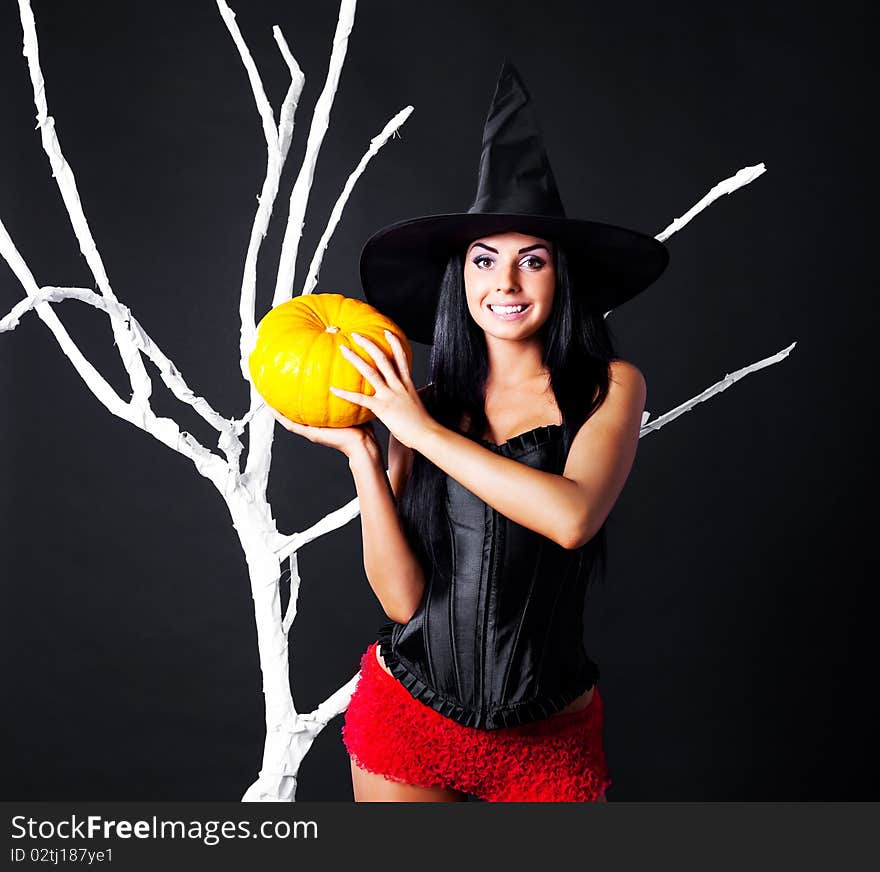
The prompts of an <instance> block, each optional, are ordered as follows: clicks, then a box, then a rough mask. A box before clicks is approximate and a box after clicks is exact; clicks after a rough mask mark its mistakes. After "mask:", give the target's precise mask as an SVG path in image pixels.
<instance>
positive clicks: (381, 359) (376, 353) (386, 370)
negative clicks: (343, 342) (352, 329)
mask: <svg viewBox="0 0 880 872" xmlns="http://www.w3.org/2000/svg"><path fill="white" fill-rule="evenodd" d="M351 338H352V341H354V342H357V344H358V345H360V346H361V348H365V349H366V350H367V352H368V353H369V354H370V356H371V357H372V358H373V360H374V361H375V363H376V366H377V367H379V372H381V373H382V375H383V377H384V378H385V381H386V382H387V383H389V384H395V383H396V382H398V381H400V377H399V376H398V375H397V373H396V372H395V371H394V366H393V365H392V363H391V361H390V360H389V359H388V355H387V354H386V353H385V352H384V351H383V350H382V349H381V348H379V346H378V345H376V343H375V342H373V340H372V339H367V337H366V336H361V335H360V333H352V334H351Z"/></svg>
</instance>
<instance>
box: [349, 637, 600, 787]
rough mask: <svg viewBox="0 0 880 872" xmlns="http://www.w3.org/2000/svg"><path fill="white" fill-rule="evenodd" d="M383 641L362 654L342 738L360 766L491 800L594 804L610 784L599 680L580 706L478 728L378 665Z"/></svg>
mask: <svg viewBox="0 0 880 872" xmlns="http://www.w3.org/2000/svg"><path fill="white" fill-rule="evenodd" d="M376 645H377V643H376V642H372V643H371V644H370V645H369V647H368V648H367V650H366V651H365V652H364V654H363V655H362V657H361V671H360V678H359V679H358V683H357V685H356V687H355V690H354V693H353V694H352V697H351V702H350V703H349V705H348V708H347V709H346V711H345V717H344V722H343V725H342V741H343V743H344V744H345V747H346V750H347V751H348V753H349V755H350V756H351V758H352V759H353V761H354V762H355V763H356V764H357V765H358V766H360V767H361V768H363V769H366V770H367V771H369V772H374V773H379V774H382V775H384V776H385V777H386V778H388V779H389V780H391V781H398V782H403V783H406V784H414V785H420V786H423V787H446V788H453V789H455V790H460V791H463V792H464V793H469V794H471V795H472V796H475V797H477V798H479V799H484V800H486V801H488V802H594V801H595V800H597V799H598V798H599V797H601V796H602V794H603V793H604V792H605V790H606V789H607V788H608V787H610V785H611V778H610V776H609V773H608V765H607V762H606V760H605V751H604V747H603V729H604V718H603V706H602V697H601V696H600V695H599V687H598V685H596V687H595V690H594V692H593V698H592V701H591V702H590V704H589V705H588V706H587V707H586V708H585V709H582V710H581V711H577V712H569V713H566V714H561V715H553V716H552V717H549V718H543V719H541V720H539V721H533V722H531V723H528V724H522V725H520V726H516V727H504V728H501V729H498V730H484V729H476V728H474V727H466V726H464V725H463V724H459V723H458V722H457V721H454V720H452V719H451V718H448V717H446V716H445V715H442V714H440V712H438V711H436V710H435V709H433V708H431V707H430V706H428V705H426V704H425V703H423V702H420V701H419V700H417V699H415V698H414V697H413V696H412V695H411V694H410V693H409V691H408V690H407V689H406V688H405V687H404V686H403V685H402V684H401V683H400V682H399V681H398V680H397V679H396V678H394V677H393V676H391V675H389V674H388V673H387V672H385V670H384V669H382V667H381V666H380V665H379V661H378V660H377V659H376Z"/></svg>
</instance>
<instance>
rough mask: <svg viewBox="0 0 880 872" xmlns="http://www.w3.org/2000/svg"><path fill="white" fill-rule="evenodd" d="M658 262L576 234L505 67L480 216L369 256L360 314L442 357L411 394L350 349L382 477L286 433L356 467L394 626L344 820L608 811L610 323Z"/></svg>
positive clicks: (622, 429) (318, 433) (406, 226)
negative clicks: (592, 610)
mask: <svg viewBox="0 0 880 872" xmlns="http://www.w3.org/2000/svg"><path fill="white" fill-rule="evenodd" d="M667 258H668V255H667V253H666V250H665V247H664V246H662V245H661V244H660V243H657V242H656V241H655V240H653V239H651V238H650V237H645V236H643V235H641V234H638V233H636V232H635V231H629V230H623V229H622V228H616V227H613V226H611V225H606V224H598V223H596V222H586V221H576V220H573V219H568V218H566V217H565V214H564V210H563V209H562V204H561V200H560V199H559V195H558V191H557V190H556V186H555V182H554V180H553V176H552V172H551V170H550V167H549V163H548V161H547V157H546V153H545V152H544V149H543V147H542V146H541V143H540V136H539V135H538V132H537V125H536V122H535V119H534V117H533V115H532V114H531V109H530V105H529V100H528V94H527V92H526V91H525V88H524V86H523V84H522V81H521V79H520V78H519V76H518V75H517V74H516V72H515V71H514V70H513V68H512V67H511V66H510V64H508V63H505V65H504V66H503V67H502V72H501V76H500V77H499V81H498V85H497V87H496V92H495V96H494V98H493V104H492V107H491V108H490V112H489V117H488V119H487V122H486V128H485V131H484V138H483V153H482V156H481V161H480V175H479V180H478V189H477V197H476V199H475V201H474V204H473V205H472V206H471V209H470V210H469V211H468V212H467V213H459V214H457V215H440V216H426V217H423V218H419V219H413V220H410V221H406V222H401V223H399V224H396V225H391V226H390V227H388V228H384V229H383V230H381V231H379V232H378V233H377V234H374V235H373V236H372V237H371V239H370V240H369V241H368V242H367V244H366V245H365V246H364V250H363V252H362V256H361V276H362V279H363V282H364V288H365V294H366V296H367V299H368V301H369V302H371V303H372V304H373V305H375V306H376V307H377V308H378V309H380V311H382V312H383V313H385V314H387V315H388V316H389V317H391V318H392V319H394V320H395V321H396V322H397V323H398V324H399V325H400V326H401V327H402V328H403V329H404V331H405V333H406V335H407V337H408V338H411V339H415V340H417V341H427V342H432V344H433V349H432V354H431V363H430V381H429V383H428V385H426V386H425V387H424V388H422V389H421V390H417V389H416V387H415V385H414V383H413V381H412V378H411V374H410V372H409V368H408V365H407V358H406V355H405V352H404V348H403V346H402V344H401V342H400V341H399V340H398V339H397V337H395V336H394V335H393V334H391V333H386V339H387V342H388V345H389V346H390V348H391V349H392V352H393V353H392V357H389V356H388V355H386V354H385V353H384V352H383V351H382V349H381V348H380V347H379V346H378V345H377V344H376V343H375V342H374V341H372V340H370V339H369V338H367V337H362V336H358V335H357V334H352V336H351V340H352V343H353V344H356V346H357V347H359V348H360V350H361V352H362V353H361V354H358V353H356V352H355V351H353V350H350V349H348V348H345V347H341V348H340V353H341V354H342V355H343V356H344V357H345V359H346V360H347V361H349V362H350V363H351V364H352V365H353V366H355V367H356V368H357V369H358V370H359V371H360V372H361V373H362V375H363V376H364V377H365V378H366V379H367V381H368V382H369V383H370V385H371V386H372V387H373V388H374V393H373V394H372V395H370V396H368V395H366V394H360V393H355V392H351V391H344V390H340V389H336V388H334V387H331V391H333V393H335V394H336V395H337V396H340V397H343V398H345V399H347V400H349V401H351V402H353V403H357V404H360V405H363V406H366V407H367V408H369V409H370V410H371V411H373V412H374V413H375V415H376V417H377V418H378V419H379V420H381V421H382V423H383V424H384V425H385V426H386V427H387V428H388V430H389V433H390V436H389V444H388V476H387V477H386V475H385V465H384V462H383V459H382V452H381V449H380V447H379V445H378V443H377V441H376V437H375V433H374V431H373V428H372V426H371V425H369V424H368V425H365V426H360V427H351V428H343V429H328V428H314V427H304V426H301V425H298V424H295V423H293V422H290V421H288V420H287V419H286V418H283V417H282V416H281V415H279V414H278V413H275V415H276V418H277V419H278V420H279V421H280V422H281V423H282V425H283V426H285V427H286V428H287V429H289V430H290V431H291V432H294V433H298V434H301V435H303V436H305V437H307V438H309V439H310V440H312V441H314V442H319V443H321V444H324V445H328V446H331V447H334V448H336V449H338V450H340V451H342V452H343V453H344V454H345V455H346V456H347V457H348V460H349V467H350V469H351V471H352V475H353V477H354V481H355V485H356V488H357V492H358V497H359V500H360V512H361V523H362V530H363V549H364V568H365V570H366V574H367V578H368V580H369V583H370V585H371V587H372V588H373V590H374V592H375V593H376V596H377V598H378V599H379V601H380V603H381V604H382V607H383V610H384V611H385V614H386V615H387V616H388V618H389V619H390V620H389V622H388V623H387V624H386V625H384V626H383V627H382V628H381V629H380V631H379V636H378V639H377V641H376V642H374V643H372V644H370V645H369V646H368V648H367V650H366V652H364V654H363V656H362V658H361V674H360V679H359V682H358V685H357V687H356V689H355V693H354V695H353V697H352V699H351V702H350V704H349V706H348V709H347V711H346V716H345V723H344V726H343V739H344V741H345V744H346V748H347V750H348V752H349V754H350V757H351V772H352V784H353V789H354V796H355V800H356V801H358V802H363V801H409V802H412V801H415V802H437V801H441V802H443V801H462V800H465V799H467V798H468V796H469V795H471V796H476V797H478V798H482V799H486V800H489V801H602V800H604V799H605V795H604V794H605V791H606V789H607V787H608V786H609V785H610V784H611V778H610V775H609V773H608V767H607V763H606V760H605V755H604V750H603V743H602V732H603V714H602V700H601V696H600V695H599V691H598V685H597V680H598V674H599V671H598V668H597V666H596V664H595V663H593V661H592V660H590V658H589V657H588V656H587V655H586V652H585V651H584V648H583V627H582V611H583V604H584V596H585V591H586V585H587V580H588V578H589V577H590V576H591V574H592V573H593V571H594V570H597V569H599V568H600V567H603V566H604V545H605V541H604V524H605V519H606V517H607V516H608V514H609V512H610V511H611V508H612V506H613V505H614V503H615V501H616V499H617V497H618V495H619V494H620V492H621V489H622V488H623V485H624V483H625V481H626V479H627V476H628V474H629V471H630V468H631V466H632V463H633V460H634V457H635V452H636V446H637V443H638V435H639V427H640V424H641V416H642V412H643V410H644V405H645V394H646V388H645V380H644V378H643V377H642V374H641V373H640V371H639V370H638V368H637V367H635V366H634V365H632V364H631V363H628V362H626V361H623V360H620V359H617V358H616V357H615V355H614V352H613V348H612V343H611V340H610V337H609V334H608V330H607V327H606V325H605V321H604V318H603V316H602V308H603V307H604V306H607V305H608V304H609V303H610V304H615V305H616V304H619V303H620V302H622V301H623V300H625V299H628V298H629V297H631V296H633V295H634V294H635V293H638V292H639V291H640V290H642V289H643V288H644V287H647V285H648V284H650V283H651V282H652V281H653V280H654V279H655V278H656V277H657V276H658V275H659V274H660V272H662V270H663V268H664V267H665V265H666V261H667ZM438 269H439V270H442V274H440V273H438ZM429 337H430V338H429Z"/></svg>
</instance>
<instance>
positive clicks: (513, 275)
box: [498, 263, 519, 294]
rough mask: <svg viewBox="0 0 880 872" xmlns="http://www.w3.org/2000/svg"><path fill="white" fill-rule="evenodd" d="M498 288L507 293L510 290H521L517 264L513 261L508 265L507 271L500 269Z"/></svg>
mask: <svg viewBox="0 0 880 872" xmlns="http://www.w3.org/2000/svg"><path fill="white" fill-rule="evenodd" d="M498 281H499V285H498V290H499V292H501V293H503V294H506V293H507V292H508V291H513V292H516V291H518V290H519V283H518V282H517V269H516V264H515V263H512V264H510V265H509V266H508V267H507V271H506V272H505V271H504V270H500V271H499V272H498Z"/></svg>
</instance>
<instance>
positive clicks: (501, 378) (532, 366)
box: [486, 335, 549, 390]
mask: <svg viewBox="0 0 880 872" xmlns="http://www.w3.org/2000/svg"><path fill="white" fill-rule="evenodd" d="M486 350H487V352H488V356H489V374H488V376H487V377H486V387H487V389H489V388H497V389H500V390H504V389H505V388H515V387H517V386H519V385H522V384H523V383H524V382H528V381H531V380H534V379H539V378H545V379H546V378H549V372H548V371H547V368H546V367H545V366H544V364H543V363H542V361H541V356H542V353H543V350H544V346H543V341H542V340H541V339H540V337H538V336H531V337H529V338H528V339H523V340H511V339H498V338H497V337H495V336H489V335H487V336H486Z"/></svg>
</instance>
